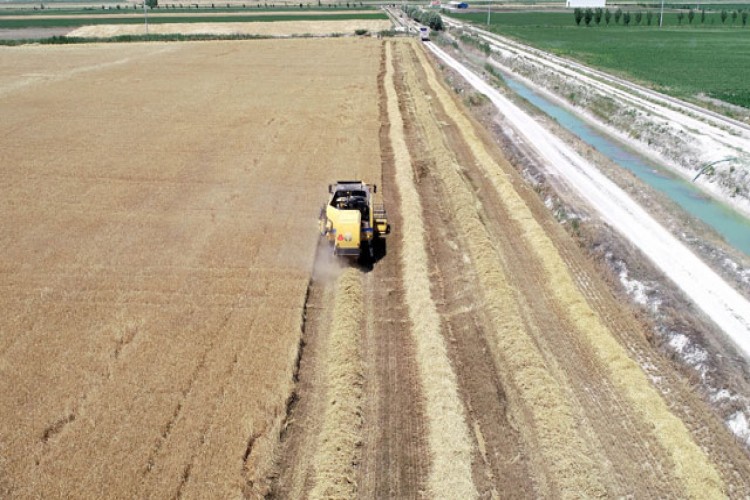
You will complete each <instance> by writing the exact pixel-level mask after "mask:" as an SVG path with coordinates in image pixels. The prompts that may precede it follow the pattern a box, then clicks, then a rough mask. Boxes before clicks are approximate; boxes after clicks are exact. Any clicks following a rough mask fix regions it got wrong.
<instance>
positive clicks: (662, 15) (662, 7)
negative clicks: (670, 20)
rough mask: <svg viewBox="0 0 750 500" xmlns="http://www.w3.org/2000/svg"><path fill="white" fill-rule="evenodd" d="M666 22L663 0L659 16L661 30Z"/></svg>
mask: <svg viewBox="0 0 750 500" xmlns="http://www.w3.org/2000/svg"><path fill="white" fill-rule="evenodd" d="M663 21H664V0H661V14H659V27H660V28H661V24H662V22H663Z"/></svg>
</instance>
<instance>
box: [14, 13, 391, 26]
mask: <svg viewBox="0 0 750 500" xmlns="http://www.w3.org/2000/svg"><path fill="white" fill-rule="evenodd" d="M353 19H387V16H386V15H385V14H384V13H382V12H367V13H358V14H357V13H341V14H338V13H337V14H328V15H321V14H315V13H309V14H305V13H303V12H301V13H300V14H299V15H294V14H288V15H278V16H273V15H265V16H253V15H246V16H245V15H232V16H200V15H192V16H185V17H180V16H174V17H173V16H169V17H167V16H159V15H154V14H152V15H150V16H149V18H148V22H149V23H151V24H160V23H176V24H179V23H249V22H274V21H348V20H353ZM140 23H143V19H141V18H139V17H124V16H123V17H109V18H103V17H95V16H94V17H76V18H62V19H60V18H39V17H29V18H26V19H3V18H2V17H0V28H6V29H11V28H13V29H17V28H57V27H76V26H89V25H95V24H140Z"/></svg>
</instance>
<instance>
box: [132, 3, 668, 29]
mask: <svg viewBox="0 0 750 500" xmlns="http://www.w3.org/2000/svg"><path fill="white" fill-rule="evenodd" d="M662 1H664V0H662ZM143 19H144V21H145V23H146V36H148V11H147V10H146V0H143Z"/></svg>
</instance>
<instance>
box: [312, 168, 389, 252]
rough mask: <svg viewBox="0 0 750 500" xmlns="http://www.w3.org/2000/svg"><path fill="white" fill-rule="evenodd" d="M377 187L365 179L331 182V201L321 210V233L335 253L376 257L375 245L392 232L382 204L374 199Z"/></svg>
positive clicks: (329, 189) (329, 190)
mask: <svg viewBox="0 0 750 500" xmlns="http://www.w3.org/2000/svg"><path fill="white" fill-rule="evenodd" d="M377 189H378V187H377V186H376V185H374V184H366V183H364V182H362V181H338V182H336V183H335V184H330V185H329V186H328V193H329V194H330V197H329V199H328V203H327V204H326V205H325V206H324V207H323V208H321V210H320V234H321V236H322V237H323V238H325V239H326V240H327V241H328V243H329V244H330V245H331V247H332V249H333V254H334V255H342V256H347V257H354V258H357V257H360V256H362V255H364V256H366V257H369V258H373V257H375V252H376V247H377V246H378V245H382V243H383V242H384V238H385V236H386V235H387V234H388V233H390V231H391V227H390V225H389V224H388V217H387V215H386V212H385V208H384V207H383V205H382V204H376V203H374V199H373V195H374V194H375V193H376V192H377Z"/></svg>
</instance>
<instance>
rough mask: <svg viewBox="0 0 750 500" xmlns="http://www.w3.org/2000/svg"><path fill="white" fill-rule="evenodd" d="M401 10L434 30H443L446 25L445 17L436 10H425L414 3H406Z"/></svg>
mask: <svg viewBox="0 0 750 500" xmlns="http://www.w3.org/2000/svg"><path fill="white" fill-rule="evenodd" d="M401 10H403V11H404V12H405V13H406V15H407V16H409V17H410V18H412V19H414V20H415V21H416V22H418V23H420V24H424V25H426V26H429V27H430V29H431V30H432V31H441V30H442V29H443V27H444V26H443V18H442V17H440V14H438V13H437V12H435V11H434V10H424V9H421V8H419V7H416V6H414V5H404V6H403V7H401Z"/></svg>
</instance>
